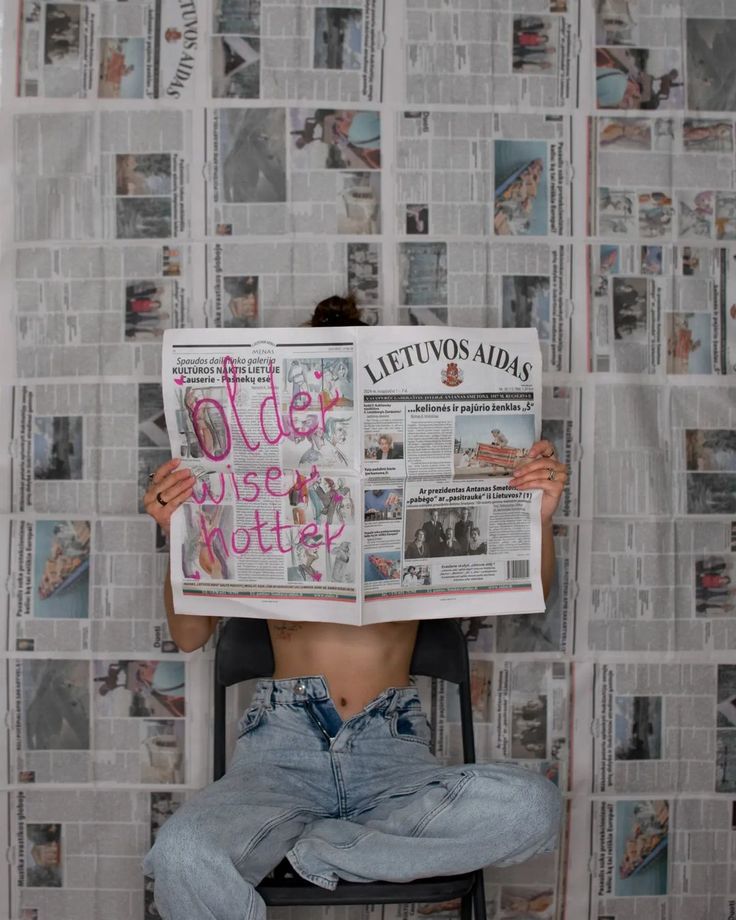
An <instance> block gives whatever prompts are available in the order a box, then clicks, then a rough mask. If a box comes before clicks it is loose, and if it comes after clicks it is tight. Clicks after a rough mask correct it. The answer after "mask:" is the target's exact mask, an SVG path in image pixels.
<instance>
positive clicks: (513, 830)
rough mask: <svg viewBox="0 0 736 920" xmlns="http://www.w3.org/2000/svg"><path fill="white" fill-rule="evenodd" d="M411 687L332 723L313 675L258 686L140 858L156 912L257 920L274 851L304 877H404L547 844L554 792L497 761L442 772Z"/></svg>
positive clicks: (497, 859)
mask: <svg viewBox="0 0 736 920" xmlns="http://www.w3.org/2000/svg"><path fill="white" fill-rule="evenodd" d="M429 737H430V729H429V724H428V722H427V719H426V716H425V715H424V713H423V712H422V710H421V706H420V703H419V699H418V696H417V693H416V690H414V688H412V687H404V688H399V689H395V688H389V689H388V690H385V691H384V692H383V693H381V694H380V695H379V696H377V697H376V698H375V699H374V700H372V701H371V702H370V703H369V704H368V705H367V706H366V707H365V708H364V709H363V710H362V711H361V712H359V713H357V715H354V716H352V718H350V719H348V720H347V721H345V722H343V721H342V719H341V718H340V716H339V715H338V713H337V710H336V709H335V706H334V705H333V703H332V700H331V699H330V696H329V693H328V690H327V685H326V682H325V681H324V679H323V678H321V677H304V678H301V679H294V680H264V681H260V682H259V683H258V686H257V689H256V692H255V696H254V698H253V702H252V705H251V706H250V707H249V708H248V709H247V710H246V712H245V714H244V715H243V717H242V719H241V720H240V723H239V740H238V743H237V746H236V750H235V755H234V757H233V761H232V764H231V765H230V769H229V770H228V772H227V774H226V776H224V777H223V778H222V779H221V780H219V781H218V782H216V783H213V784H212V785H210V786H208V787H207V788H206V789H203V790H202V791H201V792H200V793H198V794H197V795H195V796H194V797H193V798H192V799H191V800H189V801H188V802H187V803H186V804H184V805H182V807H181V808H180V809H179V810H178V811H177V812H176V814H174V815H173V816H172V817H171V818H169V820H168V821H167V822H166V824H165V825H164V826H163V827H162V828H161V830H160V831H159V834H158V837H157V839H156V843H155V844H154V846H153V848H152V849H151V851H150V852H149V853H148V855H147V856H146V858H145V861H144V863H143V866H144V871H145V872H146V874H147V875H153V876H154V877H155V880H156V881H155V899H156V905H157V907H158V909H159V912H160V913H161V915H162V916H163V917H164V918H166V920H205V918H206V920H265V917H266V908H265V905H264V903H263V900H262V899H261V897H260V896H259V895H258V893H257V891H256V890H255V888H254V886H255V885H257V884H258V883H259V882H260V881H261V880H262V879H263V878H264V876H266V875H267V874H268V873H269V872H270V871H271V870H272V869H273V868H274V867H275V866H276V865H278V863H279V862H280V861H281V860H282V859H283V857H284V856H286V857H287V858H288V860H289V862H290V863H291V864H292V866H293V867H294V869H295V870H296V871H297V872H298V873H299V875H301V876H302V877H304V878H305V879H309V881H310V882H313V883H314V884H315V885H320V886H322V887H323V888H334V887H335V885H336V884H337V880H338V878H341V879H346V880H348V881H352V882H367V881H374V880H378V879H380V880H382V881H393V882H405V881H410V880H411V879H415V878H422V877H424V876H431V875H452V874H455V873H461V872H468V871H471V870H473V869H477V868H479V867H481V866H487V865H496V866H505V865H510V864H512V863H516V862H521V861H522V860H525V859H528V858H529V857H530V856H533V855H534V854H536V853H541V852H544V851H546V850H549V849H552V848H553V847H554V845H555V840H556V836H557V829H558V824H559V818H560V796H559V793H558V791H557V789H556V788H555V786H554V785H553V784H552V783H550V782H549V781H548V780H546V779H545V778H543V777H542V776H539V775H537V774H535V773H532V772H530V771H529V770H525V769H523V768H521V767H516V766H512V765H510V764H504V763H494V764H469V765H460V766H443V765H442V764H440V763H438V762H437V760H435V758H434V756H433V755H432V754H431V753H430V750H429Z"/></svg>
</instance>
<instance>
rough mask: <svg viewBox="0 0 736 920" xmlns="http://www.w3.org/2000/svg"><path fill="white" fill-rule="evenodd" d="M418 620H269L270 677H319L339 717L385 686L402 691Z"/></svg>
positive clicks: (349, 713) (412, 650)
mask: <svg viewBox="0 0 736 920" xmlns="http://www.w3.org/2000/svg"><path fill="white" fill-rule="evenodd" d="M417 626H418V623H417V621H416V620H411V621H409V622H403V623H376V624H373V625H371V626H347V625H344V624H339V623H295V622H293V621H292V620H269V621H268V630H269V632H270V634H271V645H272V646H273V657H274V665H275V669H274V675H273V676H274V678H275V679H276V680H287V679H289V678H294V677H314V676H317V675H322V676H324V677H325V678H326V679H327V684H328V687H329V690H330V696H331V697H332V700H333V702H334V704H335V706H336V708H337V711H338V712H339V713H340V715H341V716H342V718H343V719H347V718H350V716H353V715H355V713H356V712H360V710H361V709H362V708H363V707H364V706H365V705H366V703H369V702H370V701H371V700H372V699H374V697H376V696H378V694H379V693H382V692H383V691H384V690H385V689H386V688H387V687H406V686H407V685H408V683H409V665H410V664H411V657H412V654H413V652H414V642H415V641H416V636H417Z"/></svg>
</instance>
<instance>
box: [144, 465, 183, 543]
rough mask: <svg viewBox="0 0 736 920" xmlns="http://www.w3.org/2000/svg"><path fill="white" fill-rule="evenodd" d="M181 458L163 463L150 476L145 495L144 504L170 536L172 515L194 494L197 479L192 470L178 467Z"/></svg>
mask: <svg viewBox="0 0 736 920" xmlns="http://www.w3.org/2000/svg"><path fill="white" fill-rule="evenodd" d="M180 463H181V460H180V459H178V458H175V459H173V460H169V461H167V462H166V463H163V464H162V465H161V466H160V467H159V468H158V469H157V470H156V472H155V473H152V474H151V476H150V477H149V479H150V484H149V486H148V488H147V489H146V492H145V495H144V496H143V506H144V508H145V509H146V513H147V514H150V515H151V517H152V518H153V519H154V521H155V522H156V523H157V524H158V526H159V527H160V528H161V530H163V532H164V533H165V534H166V535H167V536H168V534H169V528H170V526H171V515H172V514H173V513H174V512H175V511H176V509H177V508H178V507H179V505H181V504H183V503H184V502H185V501H186V500H187V499H188V498H189V497H190V495H191V494H192V490H193V489H194V483H195V482H196V479H195V477H194V474H193V473H192V472H191V470H188V469H177V467H178V466H179V464H180Z"/></svg>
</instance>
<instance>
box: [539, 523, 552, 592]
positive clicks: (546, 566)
mask: <svg viewBox="0 0 736 920" xmlns="http://www.w3.org/2000/svg"><path fill="white" fill-rule="evenodd" d="M554 580H555V541H554V538H553V536H552V521H547V522H546V523H544V522H542V590H543V591H544V599H545V600H547V598H548V597H549V592H550V591H551V590H552V584H553V582H554Z"/></svg>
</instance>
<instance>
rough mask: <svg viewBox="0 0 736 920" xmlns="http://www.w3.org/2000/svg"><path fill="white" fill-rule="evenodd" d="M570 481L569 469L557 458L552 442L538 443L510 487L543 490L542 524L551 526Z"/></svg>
mask: <svg viewBox="0 0 736 920" xmlns="http://www.w3.org/2000/svg"><path fill="white" fill-rule="evenodd" d="M567 479H568V472H567V467H566V466H565V464H564V463H560V462H559V461H558V459H557V457H556V456H555V449H554V446H553V445H552V443H551V442H550V441H537V442H536V443H535V444H532V446H531V447H530V448H529V453H528V455H527V457H526V459H525V460H523V461H522V462H521V464H520V465H519V466H518V467H517V468H516V470H515V471H514V475H513V477H512V478H511V480H510V481H509V485H510V486H513V488H514V489H519V490H523V489H541V490H542V524H549V523H550V522H551V520H552V515H553V514H554V513H555V511H556V509H557V506H558V505H559V503H560V498H561V496H562V492H563V490H564V488H565V485H566V483H567Z"/></svg>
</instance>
